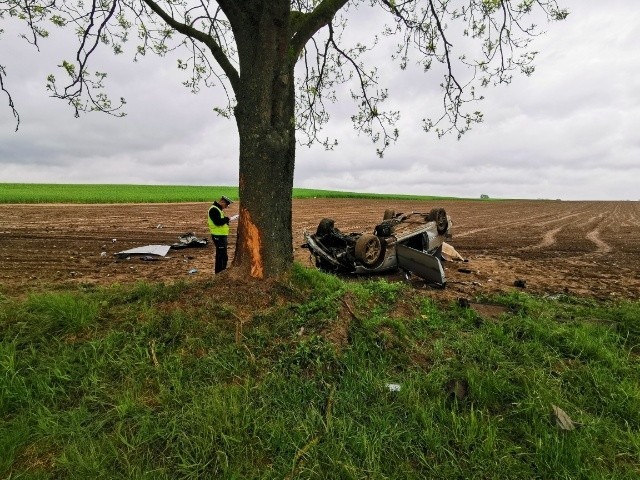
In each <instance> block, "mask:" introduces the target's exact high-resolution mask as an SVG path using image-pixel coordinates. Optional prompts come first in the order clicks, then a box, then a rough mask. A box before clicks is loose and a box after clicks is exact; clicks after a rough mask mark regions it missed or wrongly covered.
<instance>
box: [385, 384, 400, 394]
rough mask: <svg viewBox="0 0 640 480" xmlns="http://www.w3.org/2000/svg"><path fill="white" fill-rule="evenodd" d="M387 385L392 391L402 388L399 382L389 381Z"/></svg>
mask: <svg viewBox="0 0 640 480" xmlns="http://www.w3.org/2000/svg"><path fill="white" fill-rule="evenodd" d="M385 387H387V389H389V391H390V392H399V391H400V388H401V387H400V385H399V384H397V383H387V384H386V385H385Z"/></svg>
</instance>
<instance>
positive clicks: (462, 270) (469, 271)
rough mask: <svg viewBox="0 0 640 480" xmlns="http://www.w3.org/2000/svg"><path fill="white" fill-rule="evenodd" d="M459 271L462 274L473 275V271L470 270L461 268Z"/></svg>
mask: <svg viewBox="0 0 640 480" xmlns="http://www.w3.org/2000/svg"><path fill="white" fill-rule="evenodd" d="M458 271H459V272H460V273H471V270H470V269H469V268H459V269H458Z"/></svg>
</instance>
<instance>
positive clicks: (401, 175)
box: [0, 0, 640, 200]
mask: <svg viewBox="0 0 640 480" xmlns="http://www.w3.org/2000/svg"><path fill="white" fill-rule="evenodd" d="M560 2H561V4H562V5H564V6H567V7H568V8H569V9H570V11H571V14H570V16H569V18H568V19H567V20H566V21H564V22H558V23H554V24H551V25H548V26H546V27H545V29H546V30H547V34H546V35H544V36H542V37H539V38H537V39H536V42H535V44H534V49H535V50H539V51H540V54H539V57H538V59H537V61H536V72H535V73H534V74H533V76H531V77H522V76H518V77H516V78H515V79H514V81H513V83H512V84H511V85H508V86H500V87H490V88H488V89H484V90H483V91H482V93H483V94H484V95H485V97H486V99H485V100H484V101H483V102H482V103H481V104H480V105H479V109H480V110H481V111H482V112H483V114H484V119H485V120H484V122H483V123H481V124H479V125H476V126H475V127H474V128H473V130H472V131H471V132H469V133H467V134H466V135H464V136H463V138H462V139H461V140H459V141H458V140H456V138H455V136H449V137H446V138H444V139H440V140H438V138H437V137H436V135H435V134H434V133H430V134H427V133H424V132H423V131H422V129H421V123H420V122H421V120H422V119H423V118H425V117H430V116H431V117H436V116H438V114H439V112H440V110H439V108H440V107H441V98H440V97H439V94H438V91H437V86H438V84H439V83H440V78H439V77H438V76H437V75H435V74H429V73H427V74H423V73H422V72H420V71H416V69H409V70H408V71H406V72H401V71H400V70H399V69H398V68H396V67H395V65H391V62H387V61H381V62H380V65H379V67H380V76H381V78H380V81H381V84H382V85H384V86H387V87H389V92H390V95H391V99H390V105H392V106H393V107H395V108H397V109H399V110H400V111H401V115H402V116H401V120H400V123H399V128H400V138H399V140H398V142H397V143H396V144H394V145H392V146H391V147H390V148H389V149H388V151H387V153H386V154H385V156H384V158H383V159H379V158H378V157H377V156H376V154H375V147H374V145H373V144H372V143H371V141H370V140H369V139H368V138H367V137H364V136H359V135H358V134H357V133H356V132H355V131H354V130H353V129H352V127H351V122H350V114H351V113H353V112H352V111H351V110H350V107H351V105H350V104H348V103H346V102H345V103H344V104H342V103H341V104H340V105H338V106H337V107H336V108H335V111H334V112H333V116H332V119H331V121H330V125H329V127H328V128H327V129H326V130H325V132H324V133H325V135H327V136H329V137H337V139H338V141H339V145H338V147H336V149H335V150H334V151H330V152H326V151H324V150H323V149H322V148H321V147H313V148H311V149H309V148H306V147H298V150H297V160H296V173H295V186H296V187H305V188H321V189H331V190H348V191H360V192H379V193H402V194H420V195H443V196H461V197H470V198H477V197H479V196H480V195H481V194H487V195H489V196H490V197H492V198H552V199H556V198H561V199H565V200H580V199H595V200H616V199H617V200H639V199H640V187H639V186H638V185H639V183H640V182H639V180H638V179H639V178H640V43H639V42H640V41H639V40H638V39H639V38H640V9H638V8H637V2H636V0H610V1H608V2H606V6H605V5H604V3H603V2H602V1H600V0H560ZM362 15H367V14H366V13H362ZM356 18H357V17H356ZM2 26H3V28H5V33H4V34H3V36H2V39H1V40H0V64H1V65H4V66H5V67H6V69H7V78H6V79H5V83H6V86H7V87H8V88H9V89H10V91H11V93H12V96H13V100H14V103H15V104H16V107H17V108H18V110H19V113H20V117H21V123H20V128H19V130H18V132H14V129H15V119H14V118H13V116H12V114H11V111H10V109H9V108H8V107H7V99H6V97H5V96H4V94H1V95H0V182H46V183H128V184H183V185H237V183H238V158H237V157H238V135H237V132H236V128H235V122H234V121H233V120H224V119H221V118H220V117H218V116H217V115H216V114H215V113H214V112H213V110H212V109H213V107H214V106H221V105H220V103H219V100H217V99H218V98H219V97H218V92H214V91H211V90H204V91H202V92H201V93H200V94H199V95H193V94H190V93H189V92H188V90H187V89H186V88H184V87H183V86H182V85H181V81H182V77H181V76H180V72H178V71H177V69H176V68H175V60H171V61H168V60H167V59H164V60H163V59H157V58H155V57H148V58H145V59H143V61H141V62H138V63H133V62H132V61H131V55H120V56H118V57H115V56H113V55H110V54H105V55H104V56H103V57H101V59H100V61H101V62H103V63H101V64H100V65H99V66H98V65H96V66H95V69H98V67H99V69H101V70H104V71H108V72H109V85H110V89H109V91H110V93H111V94H112V96H114V97H116V98H117V97H119V96H123V97H125V98H126V99H127V102H128V104H127V107H126V111H127V114H128V115H127V117H125V118H122V119H117V118H112V117H108V116H105V115H100V114H91V115H84V116H82V117H81V118H80V119H75V118H74V117H73V112H72V111H71V110H70V109H69V107H67V106H66V105H65V104H64V103H63V102H61V101H59V100H55V99H52V98H49V97H48V96H47V92H46V90H45V83H46V81H45V80H46V76H47V74H49V73H55V72H56V70H57V69H56V65H57V64H59V63H60V61H61V59H63V58H67V59H71V58H73V54H74V50H73V48H74V46H75V45H69V46H67V48H66V50H60V46H61V45H64V44H65V41H64V39H63V38H61V37H60V36H59V34H58V35H54V37H53V38H52V39H50V40H49V41H44V42H42V43H41V49H40V52H39V53H37V52H36V51H35V50H34V48H33V47H31V46H29V45H27V44H26V43H25V42H24V41H20V40H18V39H17V33H16V31H15V30H13V29H12V28H11V26H10V25H9V26H7V24H6V22H5V23H4V24H3V25H2ZM351 26H352V28H353V32H352V33H353V34H354V36H356V37H357V36H358V35H362V39H366V38H367V37H366V35H367V32H368V31H370V30H369V29H370V28H371V27H370V25H369V24H368V22H364V21H356V22H352V23H351ZM454 46H455V42H454ZM379 58H383V57H382V56H380V57H379ZM345 98H348V96H347V97H345ZM0 188H1V186H0Z"/></svg>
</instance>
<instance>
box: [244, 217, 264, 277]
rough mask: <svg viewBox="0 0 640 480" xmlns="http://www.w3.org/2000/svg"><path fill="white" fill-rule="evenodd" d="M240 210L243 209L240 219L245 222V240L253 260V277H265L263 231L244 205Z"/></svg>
mask: <svg viewBox="0 0 640 480" xmlns="http://www.w3.org/2000/svg"><path fill="white" fill-rule="evenodd" d="M240 210H242V212H241V214H240V221H241V222H242V224H243V225H242V226H243V231H244V233H245V238H244V242H245V245H246V247H247V252H248V253H249V257H250V261H251V268H250V275H251V276H252V277H253V278H264V265H263V262H262V233H261V232H260V229H259V228H258V227H257V226H256V224H255V223H253V220H252V219H251V214H250V213H249V211H248V210H247V209H246V208H242V207H240Z"/></svg>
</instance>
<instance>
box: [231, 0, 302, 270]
mask: <svg viewBox="0 0 640 480" xmlns="http://www.w3.org/2000/svg"><path fill="white" fill-rule="evenodd" d="M253 3H254V4H256V5H257V6H256V7H254V9H253V14H252V15H248V16H247V20H246V21H247V22H248V23H250V25H249V26H248V28H243V29H242V32H244V33H240V34H238V32H236V36H237V38H236V42H237V45H238V57H239V59H240V72H241V75H240V87H239V91H238V92H236V100H237V106H236V112H235V116H236V121H237V124H238V132H239V136H240V178H239V191H240V221H239V224H238V239H237V243H236V254H235V257H234V260H233V266H234V267H235V268H237V269H239V271H240V272H239V273H240V274H247V275H249V276H251V277H253V278H267V277H273V276H278V275H280V274H282V273H283V272H285V271H287V270H288V269H289V268H290V267H291V265H292V264H293V248H292V244H293V239H292V233H291V232H292V220H291V210H292V206H291V195H292V190H293V171H294V163H295V121H294V113H295V112H294V109H295V96H294V95H295V92H294V75H293V68H294V65H295V61H294V60H293V59H291V58H290V56H289V54H288V51H289V38H288V37H289V36H288V32H287V30H288V28H287V25H282V24H281V23H282V18H283V15H282V8H285V9H286V10H287V11H288V9H289V1H288V0H286V1H283V0H270V1H265V2H261V1H258V2H253ZM284 18H287V15H286V14H285V15H284ZM238 35H244V36H239V37H238ZM265 46H270V47H271V48H268V47H267V48H265Z"/></svg>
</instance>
